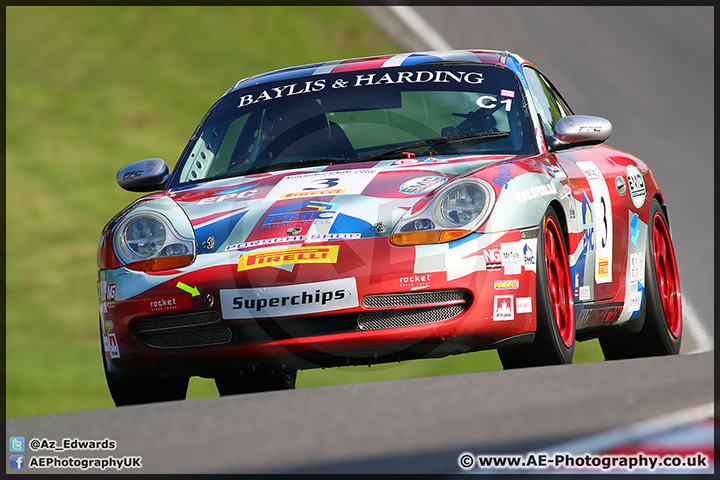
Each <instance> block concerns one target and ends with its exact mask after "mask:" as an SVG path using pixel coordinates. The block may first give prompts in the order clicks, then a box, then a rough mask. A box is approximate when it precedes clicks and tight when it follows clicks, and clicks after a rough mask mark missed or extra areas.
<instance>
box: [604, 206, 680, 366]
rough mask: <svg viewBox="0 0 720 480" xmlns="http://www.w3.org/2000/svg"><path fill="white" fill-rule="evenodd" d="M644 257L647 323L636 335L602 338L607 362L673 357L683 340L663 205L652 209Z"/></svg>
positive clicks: (677, 284) (676, 278) (675, 271)
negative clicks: (658, 356) (638, 358)
mask: <svg viewBox="0 0 720 480" xmlns="http://www.w3.org/2000/svg"><path fill="white" fill-rule="evenodd" d="M646 252H647V253H646V255H645V301H646V302H647V308H646V314H645V323H644V324H643V327H642V329H641V330H640V331H639V332H637V333H631V334H627V335H614V336H607V337H600V347H601V348H602V351H603V354H604V355H605V359H606V360H618V359H623V358H637V357H651V356H657V355H672V354H676V353H679V352H680V342H681V340H682V295H681V292H680V275H679V274H678V269H677V263H676V261H675V250H674V248H673V243H672V238H671V237H670V228H669V227H668V222H667V217H666V216H665V214H664V212H663V210H662V208H661V207H660V202H658V201H657V199H653V200H652V203H651V205H650V216H649V222H648V241H647V249H646Z"/></svg>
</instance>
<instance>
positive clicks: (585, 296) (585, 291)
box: [579, 285, 590, 301]
mask: <svg viewBox="0 0 720 480" xmlns="http://www.w3.org/2000/svg"><path fill="white" fill-rule="evenodd" d="M579 298H580V300H583V301H585V300H590V286H587V285H586V286H584V287H580V295H579Z"/></svg>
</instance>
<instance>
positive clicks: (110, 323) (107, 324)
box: [105, 320, 115, 330]
mask: <svg viewBox="0 0 720 480" xmlns="http://www.w3.org/2000/svg"><path fill="white" fill-rule="evenodd" d="M113 328H115V325H114V324H113V321H112V320H105V330H112V329H113Z"/></svg>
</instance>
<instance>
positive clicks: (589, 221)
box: [582, 192, 595, 253]
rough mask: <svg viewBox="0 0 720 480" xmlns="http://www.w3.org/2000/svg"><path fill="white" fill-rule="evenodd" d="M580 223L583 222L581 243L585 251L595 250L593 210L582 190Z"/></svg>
mask: <svg viewBox="0 0 720 480" xmlns="http://www.w3.org/2000/svg"><path fill="white" fill-rule="evenodd" d="M582 223H583V245H584V247H585V252H587V253H590V252H592V251H594V250H595V242H594V238H595V223H594V222H593V211H592V204H591V203H590V200H589V199H588V198H587V195H585V192H583V200H582Z"/></svg>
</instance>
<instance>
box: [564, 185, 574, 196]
mask: <svg viewBox="0 0 720 480" xmlns="http://www.w3.org/2000/svg"><path fill="white" fill-rule="evenodd" d="M563 188H565V196H566V197H567V198H572V190H570V187H568V186H567V185H565V186H564V187H563Z"/></svg>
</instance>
